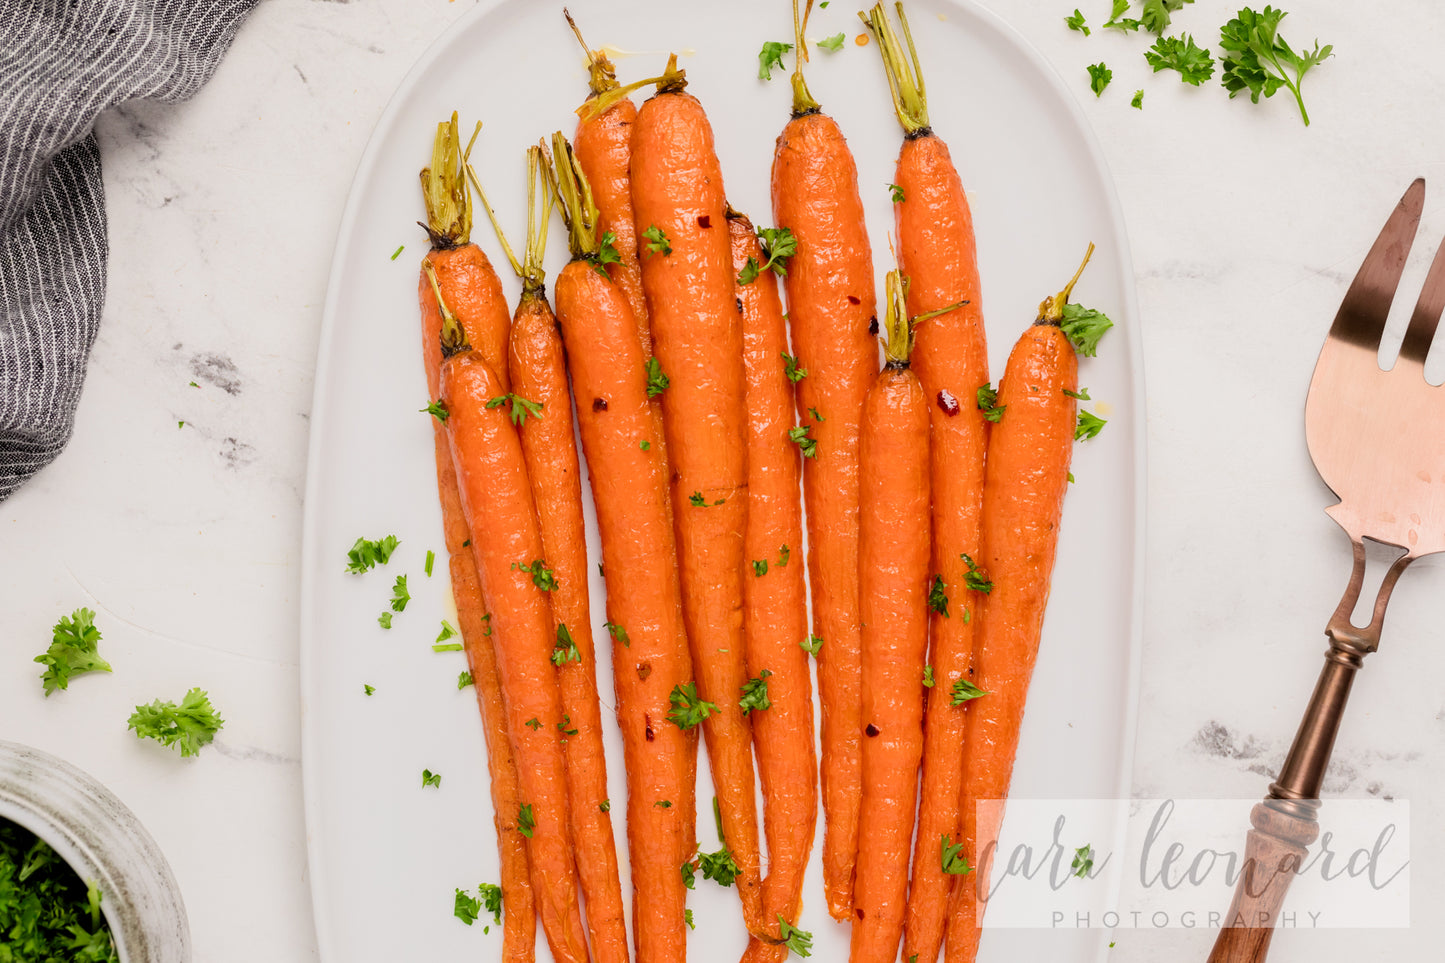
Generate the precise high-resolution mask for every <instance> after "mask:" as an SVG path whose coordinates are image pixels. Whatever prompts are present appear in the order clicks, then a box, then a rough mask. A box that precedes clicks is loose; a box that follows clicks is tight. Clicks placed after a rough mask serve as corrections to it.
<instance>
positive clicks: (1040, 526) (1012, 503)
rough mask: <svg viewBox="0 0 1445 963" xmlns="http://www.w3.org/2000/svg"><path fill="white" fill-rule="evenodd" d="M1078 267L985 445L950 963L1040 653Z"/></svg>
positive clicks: (978, 886) (973, 925)
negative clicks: (961, 873) (980, 583)
mask: <svg viewBox="0 0 1445 963" xmlns="http://www.w3.org/2000/svg"><path fill="white" fill-rule="evenodd" d="M1089 252H1090V253H1091V254H1092V253H1093V245H1090V246H1089ZM1084 263H1085V264H1087V263H1088V256H1087V255H1086V256H1085V258H1084ZM1083 270H1084V265H1082V264H1081V265H1079V271H1078V273H1075V275H1074V277H1073V280H1071V281H1069V283H1068V284H1067V285H1066V286H1065V287H1064V289H1063V290H1062V291H1060V292H1059V293H1058V294H1057V295H1054V296H1053V297H1050V298H1046V299H1044V302H1043V303H1042V304H1041V305H1040V306H1039V316H1038V320H1037V321H1035V322H1034V324H1033V325H1032V326H1031V327H1029V328H1028V329H1026V330H1025V331H1024V333H1023V336H1022V337H1020V338H1019V340H1018V343H1017V344H1015V345H1014V348H1013V351H1012V353H1011V354H1010V355H1009V360H1008V366H1007V367H1006V368H1005V369H1004V374H1003V378H1002V379H1001V380H1000V381H999V390H998V402H997V404H998V406H999V407H1000V408H1002V409H1003V411H1004V414H1003V417H1002V418H1001V419H1000V420H999V422H998V424H997V425H995V426H994V427H993V430H992V432H991V434H990V437H989V444H988V478H987V480H986V481H985V483H984V492H983V557H982V563H983V564H982V568H983V571H984V572H986V573H987V577H988V580H989V582H991V583H992V584H991V586H990V592H989V594H988V597H987V600H986V601H985V602H984V604H983V605H982V606H981V607H980V611H979V613H978V623H979V624H978V636H977V639H976V641H975V644H974V660H973V672H972V674H971V677H970V678H969V679H966V680H962V681H961V682H960V683H956V684H955V689H954V698H956V699H959V700H960V701H962V700H966V699H970V698H971V697H974V696H977V698H972V701H971V702H970V703H969V707H968V712H967V730H966V737H965V738H966V740H967V741H966V746H965V753H966V755H967V758H968V767H967V769H966V771H965V773H964V781H963V803H962V808H963V846H964V849H963V852H964V855H965V857H966V858H967V860H968V862H969V864H970V865H971V866H973V867H975V872H974V873H972V874H970V875H968V876H966V877H964V879H963V880H962V882H961V884H960V885H958V886H956V887H954V890H953V895H952V899H951V901H950V903H949V918H948V928H947V932H946V936H945V945H944V959H945V960H947V961H948V963H972V961H973V959H974V957H975V956H976V955H977V953H978V936H979V930H978V924H979V922H980V921H981V919H982V916H983V906H982V904H981V902H980V897H982V896H983V895H985V894H986V892H987V887H988V878H989V870H990V862H991V859H990V857H991V856H992V851H993V844H994V841H995V840H996V839H997V834H998V828H999V826H998V820H1000V819H1001V818H1002V807H1001V806H999V807H994V808H992V809H990V810H989V812H990V817H989V818H988V819H986V820H983V821H980V819H979V815H978V812H977V809H978V804H979V803H980V802H983V801H986V800H1002V799H1004V798H1006V797H1007V795H1008V788H1009V782H1010V780H1011V778H1012V776H1013V764H1014V755H1015V753H1016V752H1017V750H1018V741H1019V726H1020V724H1021V723H1022V721H1023V714H1024V703H1025V700H1026V698H1027V696H1028V690H1029V680H1030V679H1031V678H1032V677H1033V672H1034V662H1035V660H1036V659H1037V657H1038V651H1039V635H1040V633H1041V631H1042V629H1043V622H1044V609H1045V607H1046V606H1047V605H1048V600H1049V582H1050V578H1051V576H1052V573H1053V568H1054V555H1055V553H1056V550H1057V548H1058V540H1059V517H1060V514H1061V513H1062V510H1063V502H1064V493H1065V492H1066V491H1067V489H1068V487H1069V481H1068V479H1069V459H1070V457H1071V455H1072V453H1073V444H1074V429H1075V425H1076V423H1077V413H1076V405H1075V402H1074V398H1075V396H1076V395H1077V392H1078V368H1079V366H1078V358H1077V357H1076V356H1075V352H1074V346H1073V345H1072V344H1071V343H1070V341H1069V338H1068V336H1067V335H1065V334H1064V331H1063V330H1062V329H1061V328H1060V321H1061V320H1062V318H1063V310H1064V306H1065V304H1066V303H1067V302H1068V299H1069V293H1070V291H1072V290H1073V287H1074V284H1075V282H1077V281H1078V279H1079V274H1081V273H1083ZM985 584H987V583H985Z"/></svg>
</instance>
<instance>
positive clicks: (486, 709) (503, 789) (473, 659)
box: [419, 115, 537, 963]
mask: <svg viewBox="0 0 1445 963" xmlns="http://www.w3.org/2000/svg"><path fill="white" fill-rule="evenodd" d="M459 140H460V139H459V138H458V136H457V126H456V116H455V115H453V117H452V120H451V123H450V124H446V123H443V124H439V125H438V131H437V142H436V144H435V146H434V149H433V159H432V164H431V166H430V167H429V168H427V171H426V172H425V174H424V176H423V193H424V195H425V196H426V197H427V198H428V199H429V201H428V205H427V207H428V211H427V215H428V221H429V223H428V225H427V231H428V234H429V235H431V236H432V237H433V238H434V239H436V240H437V241H438V242H440V243H441V245H443V247H442V248H441V249H435V248H434V249H433V250H432V251H431V252H430V253H429V254H428V255H427V256H426V258H425V259H424V261H423V267H422V270H421V291H420V296H419V302H420V308H421V319H422V325H421V335H422V358H423V362H424V366H425V368H426V379H427V395H428V397H429V398H432V399H435V398H437V397H438V394H439V392H440V380H441V361H442V356H441V323H442V318H441V310H440V308H439V305H438V301H437V298H436V295H435V294H434V293H433V289H432V286H431V281H430V278H429V276H428V271H429V265H432V264H438V267H432V268H430V271H431V272H432V273H434V274H435V275H436V276H437V277H438V282H439V283H440V277H441V275H442V274H443V273H446V274H447V276H448V279H449V280H450V281H451V282H452V289H453V291H454V293H455V297H457V299H458V301H459V302H461V303H464V304H466V305H467V308H468V310H467V312H466V315H465V317H463V318H459V319H458V320H459V321H460V322H461V324H462V328H463V330H464V331H465V333H466V335H467V337H468V338H469V339H471V338H474V339H476V341H477V342H478V343H483V342H485V341H487V340H489V339H490V338H491V337H493V336H494V335H495V333H496V332H497V331H498V330H499V329H500V330H501V331H502V332H503V337H505V332H506V323H507V322H506V318H505V308H503V309H502V310H501V311H500V312H499V311H498V310H497V308H496V303H495V300H494V299H500V297H501V284H500V282H499V281H498V282H496V283H495V284H493V283H490V282H488V281H487V280H486V274H487V272H488V271H491V265H490V263H488V261H487V258H486V255H485V254H483V253H482V252H481V249H480V248H478V247H477V246H476V245H474V244H470V243H469V241H470V236H469V235H470V229H471V196H470V194H469V193H468V192H467V188H466V181H465V179H464V175H463V174H462V170H461V168H462V165H463V164H464V161H463V160H462V156H461V150H460V142H459ZM467 264H469V267H468V268H467V270H465V271H459V270H456V269H457V268H458V267H460V266H462V265H467ZM492 274H493V276H494V277H495V272H492ZM463 279H471V281H472V282H474V283H458V282H459V281H461V280H463ZM498 318H500V319H501V321H500V324H499V322H498ZM428 420H429V421H431V424H432V429H433V438H434V440H435V443H436V466H437V492H438V495H439V496H440V498H441V508H442V530H443V534H444V538H445V541H446V548H447V553H448V555H449V557H450V561H449V567H450V570H451V578H452V598H453V600H454V601H455V603H456V608H457V628H458V629H459V631H460V632H461V635H462V644H463V646H464V647H465V650H466V656H467V665H468V668H469V670H470V671H471V674H472V682H473V688H474V689H475V690H476V695H477V707H478V709H479V710H480V712H481V717H482V735H483V738H484V739H485V742H486V746H487V772H488V775H489V776H490V783H491V794H492V811H493V823H494V824H495V826H496V829H497V848H498V851H499V856H500V873H501V887H502V901H503V903H504V904H505V905H506V907H507V912H506V914H505V916H504V917H503V920H502V961H503V963H532V961H533V960H534V959H535V958H536V942H537V917H536V912H535V910H534V907H533V900H532V881H531V869H530V867H529V865H528V862H527V847H526V838H525V837H524V836H523V835H522V834H521V832H519V831H518V828H517V813H518V811H519V808H520V806H521V803H522V797H521V790H520V788H519V784H518V776H517V763H516V759H515V757H514V756H513V754H512V746H511V743H510V741H509V740H508V736H507V722H506V710H505V708H504V706H503V704H502V689H501V683H500V681H499V680H498V677H497V657H496V653H495V652H494V651H493V648H492V630H491V627H490V626H489V625H488V622H489V619H488V618H487V615H486V607H485V605H484V604H483V602H482V594H481V586H480V585H479V584H478V582H477V567H476V563H475V562H474V561H473V559H472V553H471V550H470V548H469V547H468V546H467V541H468V539H469V538H470V537H471V536H470V533H469V532H468V531H467V521H466V517H465V516H464V515H463V513H462V504H461V496H460V495H459V493H458V492H457V475H456V469H455V468H454V467H453V466H452V453H451V449H450V447H449V446H448V442H447V433H446V427H445V425H444V423H443V422H442V421H441V420H440V419H438V418H430V419H428Z"/></svg>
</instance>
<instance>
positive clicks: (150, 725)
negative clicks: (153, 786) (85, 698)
mask: <svg viewBox="0 0 1445 963" xmlns="http://www.w3.org/2000/svg"><path fill="white" fill-rule="evenodd" d="M223 725H225V720H223V719H222V718H221V717H220V715H219V714H218V713H217V712H216V709H215V707H214V706H212V705H211V699H210V697H209V696H208V695H206V693H205V692H204V691H202V690H201V689H191V690H190V691H189V692H187V693H186V694H185V697H184V698H182V699H181V704H180V705H176V704H175V703H174V702H162V701H161V700H160V699H157V700H156V701H154V702H152V703H151V704H150V705H144V706H136V707H135V712H133V713H131V717H130V723H129V725H128V726H127V728H130V729H134V730H135V735H136V738H137V739H154V740H155V741H156V742H159V743H160V744H161V745H163V746H166V747H167V748H169V747H172V746H180V749H181V756H182V757H186V756H194V755H198V754H199V753H200V751H201V747H202V746H205V745H209V744H210V742H211V740H212V739H215V738H216V733H218V732H220V731H221V727H222V726H223Z"/></svg>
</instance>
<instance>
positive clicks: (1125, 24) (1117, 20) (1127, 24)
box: [1104, 0, 1141, 32]
mask: <svg viewBox="0 0 1445 963" xmlns="http://www.w3.org/2000/svg"><path fill="white" fill-rule="evenodd" d="M1128 12H1129V0H1114V7H1113V11H1112V12H1111V13H1110V14H1109V19H1108V20H1105V21H1104V29H1105V30H1119V31H1123V32H1128V31H1131V30H1138V29H1139V27H1140V26H1141V24H1140V23H1139V21H1138V20H1135V19H1132V18H1129V17H1125V16H1124V14H1126V13H1128Z"/></svg>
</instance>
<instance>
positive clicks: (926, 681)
mask: <svg viewBox="0 0 1445 963" xmlns="http://www.w3.org/2000/svg"><path fill="white" fill-rule="evenodd" d="M935 684H936V683H935V682H934V681H933V666H931V665H925V666H924V667H923V687H924V688H925V689H932V688H933V687H934V685H935Z"/></svg>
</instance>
